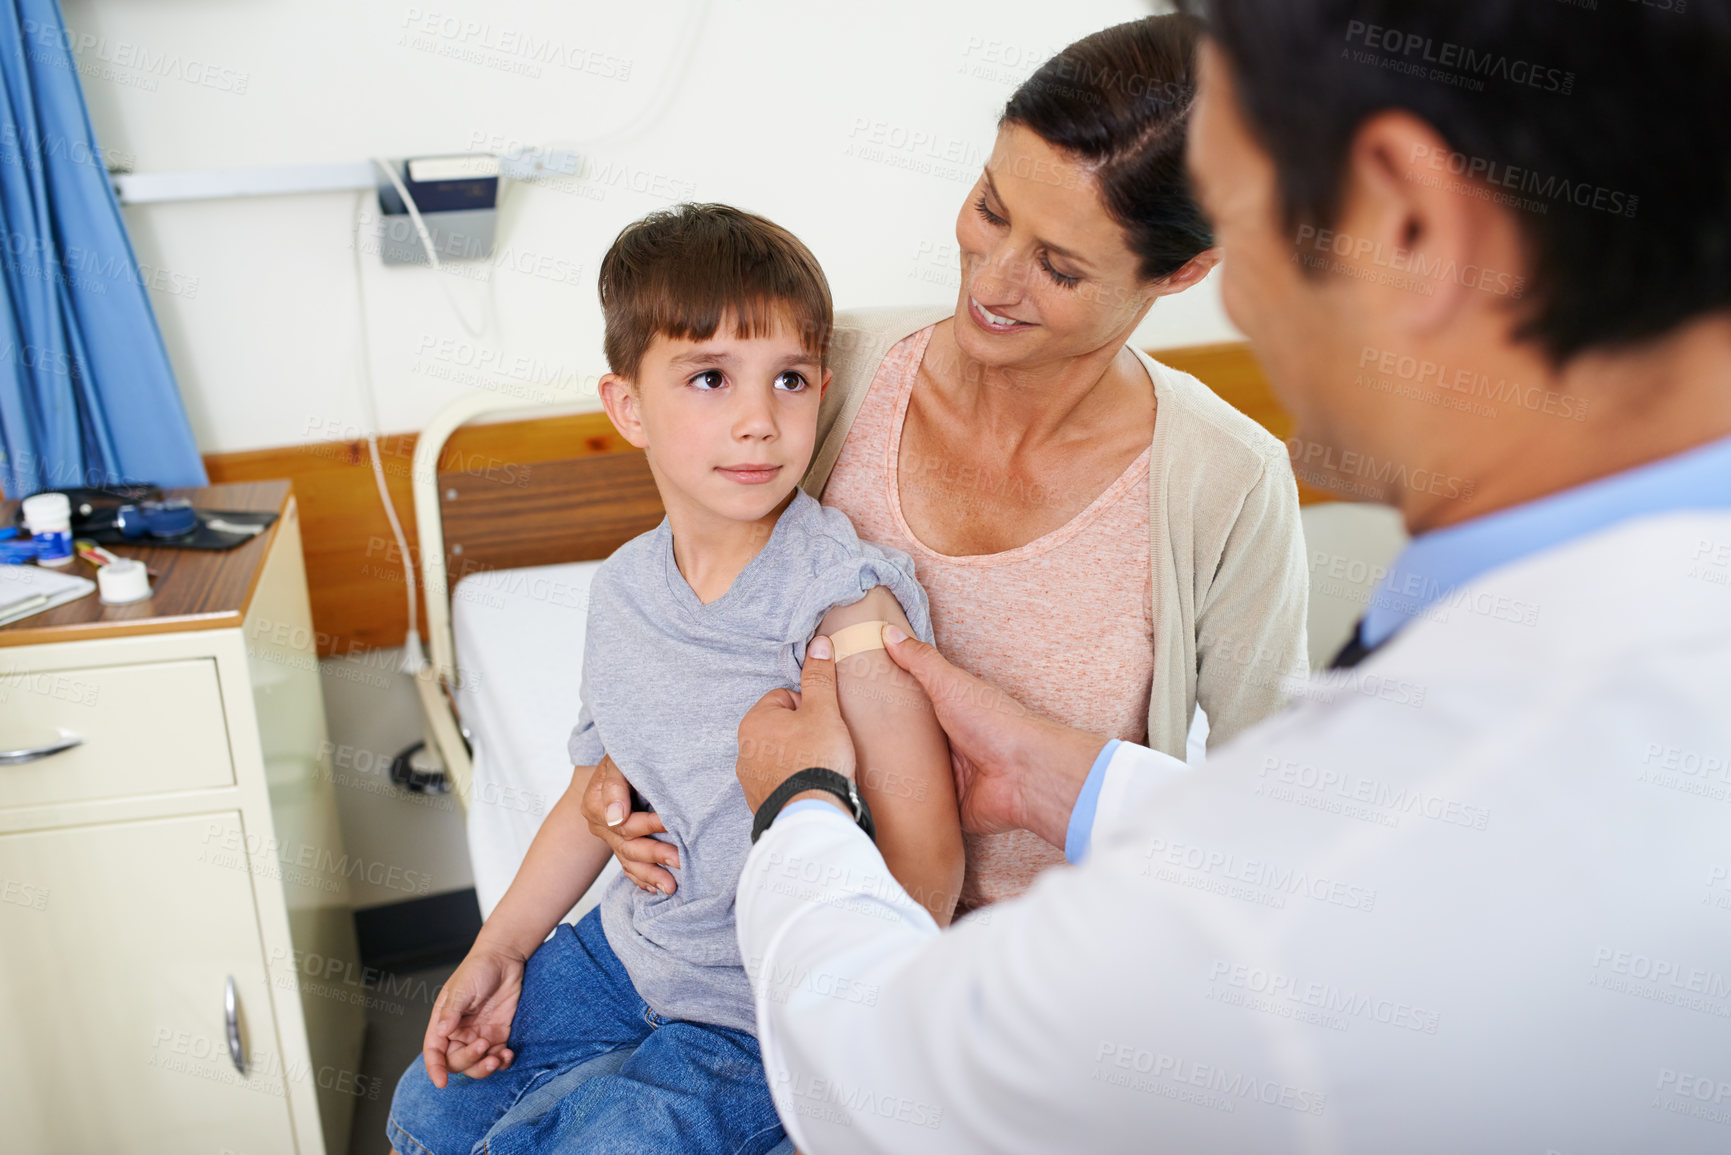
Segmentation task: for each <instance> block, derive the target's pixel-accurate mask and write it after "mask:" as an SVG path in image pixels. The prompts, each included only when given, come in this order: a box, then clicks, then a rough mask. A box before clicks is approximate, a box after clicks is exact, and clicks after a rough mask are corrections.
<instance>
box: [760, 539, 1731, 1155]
mask: <svg viewBox="0 0 1731 1155" xmlns="http://www.w3.org/2000/svg"><path fill="white" fill-rule="evenodd" d="M1296 691H1297V692H1296V695H1295V696H1296V697H1297V699H1298V702H1297V704H1296V705H1295V706H1294V708H1293V709H1291V710H1289V711H1288V712H1287V713H1285V714H1283V715H1281V716H1280V717H1278V718H1275V719H1272V720H1270V721H1269V722H1267V723H1264V724H1263V725H1261V726H1259V727H1256V728H1254V729H1252V730H1250V731H1248V732H1247V733H1245V734H1244V735H1242V736H1240V737H1239V738H1238V739H1237V740H1235V741H1234V742H1232V743H1230V744H1229V745H1228V746H1226V747H1225V748H1224V749H1221V750H1217V751H1214V752H1211V754H1210V756H1209V759H1208V763H1207V765H1206V767H1205V768H1202V769H1198V770H1196V771H1194V772H1191V771H1187V770H1184V769H1183V768H1182V765H1181V764H1179V763H1176V762H1174V761H1172V760H1170V759H1166V758H1164V757H1163V756H1161V755H1157V754H1154V753H1152V752H1150V751H1147V750H1144V749H1142V748H1141V747H1134V746H1124V747H1121V748H1120V750H1119V751H1118V754H1117V756H1116V757H1115V758H1114V760H1113V763H1112V766H1111V768H1110V770H1109V771H1108V773H1107V776H1106V781H1105V785H1104V788H1103V789H1102V792H1101V797H1100V804H1099V809H1098V812H1097V817H1096V822H1095V826H1094V830H1093V838H1092V850H1091V852H1090V854H1089V857H1088V859H1087V860H1086V861H1085V862H1084V864H1083V865H1081V866H1080V867H1077V868H1060V869H1057V870H1054V871H1050V872H1048V873H1047V874H1046V875H1045V876H1043V877H1042V879H1041V880H1040V881H1039V883H1038V884H1037V885H1036V886H1035V887H1034V889H1033V890H1032V891H1031V892H1030V893H1029V894H1028V895H1026V896H1024V897H1023V898H1022V899H1020V900H1017V901H1014V902H1009V903H1004V904H1000V905H998V906H994V907H990V908H987V909H985V910H983V911H980V912H978V913H977V914H975V915H973V916H970V917H968V918H965V919H963V920H962V921H961V922H960V923H958V924H957V926H956V927H954V928H953V929H951V930H950V931H948V932H946V933H944V934H941V935H940V934H939V933H938V932H937V930H936V927H935V926H934V925H933V924H932V922H931V920H930V919H929V918H928V917H927V916H926V915H925V913H924V912H923V911H922V910H921V909H920V908H919V907H918V906H917V905H916V904H914V903H912V902H911V900H909V899H907V897H906V896H905V895H904V894H902V893H901V891H900V888H899V887H897V886H896V885H895V883H894V881H893V880H892V879H890V878H889V876H888V874H887V872H886V871H885V870H884V866H883V862H882V859H881V858H880V857H879V856H878V854H877V852H876V850H875V848H874V847H873V846H872V845H871V843H870V842H869V841H868V840H867V839H866V838H865V837H864V835H863V834H861V833H860V832H859V831H858V830H857V829H856V828H855V827H853V826H852V825H851V824H850V823H849V822H848V821H847V819H846V818H845V817H844V816H843V815H842V814H841V813H840V812H839V811H833V812H832V811H830V810H829V809H828V808H825V809H824V810H822V811H817V810H813V811H808V812H801V813H796V814H790V815H788V816H787V817H786V818H785V819H783V820H782V821H779V822H777V823H776V824H775V826H774V827H772V828H771V830H770V831H769V832H768V833H767V834H766V835H765V836H764V837H763V839H762V840H761V841H760V842H759V844H758V845H757V847H755V848H754V851H753V853H752V856H751V858H750V859H749V861H748V862H747V865H746V869H745V872H744V875H743V877H742V879H741V882H740V891H739V906H738V927H739V938H740V943H741V947H742V949H743V953H744V957H745V959H746V961H747V968H748V970H750V971H751V973H752V976H753V982H754V987H755V989H756V991H757V996H758V1026H759V1036H760V1041H761V1043H762V1048H763V1057H764V1062H765V1067H766V1070H767V1072H768V1075H769V1081H770V1086H771V1089H772V1090H773V1092H774V1093H775V1097H776V1104H777V1107H778V1109H779V1110H780V1113H781V1116H782V1119H783V1121H784V1122H785V1123H786V1124H787V1126H788V1129H789V1131H790V1133H791V1134H792V1136H793V1137H794V1139H795V1141H796V1142H797V1143H798V1144H799V1145H800V1148H801V1150H802V1151H804V1152H806V1153H807V1155H827V1153H830V1152H923V1151H933V1152H936V1151H944V1152H963V1151H982V1152H984V1151H994V1152H997V1151H1001V1152H1069V1151H1090V1152H1093V1151H1139V1152H1140V1151H1149V1152H1153V1151H1184V1152H1195V1151H1222V1152H1251V1151H1256V1152H1286V1151H1294V1152H1297V1151H1304V1152H1334V1151H1355V1152H1403V1153H1404V1152H1424V1151H1437V1152H1444V1151H1446V1152H1469V1151H1470V1152H1481V1153H1482V1152H1496V1151H1511V1152H1512V1151H1524V1152H1532V1153H1533V1155H1544V1153H1546V1152H1561V1153H1566V1155H1579V1153H1581V1152H1610V1151H1625V1152H1627V1151H1645V1152H1659V1151H1663V1152H1726V1151H1731V517H1728V516H1725V515H1722V514H1675V515H1667V516H1663V517H1649V518H1642V519H1638V520H1634V521H1630V522H1626V523H1623V524H1622V525H1620V526H1616V527H1613V528H1611V529H1609V530H1606V531H1603V532H1600V533H1598V534H1595V535H1592V536H1591V537H1588V538H1584V539H1581V540H1579V541H1577V542H1574V543H1571V544H1569V545H1566V546H1564V547H1561V548H1557V549H1553V550H1549V551H1546V552H1544V553H1542V554H1539V555H1536V556H1533V557H1531V558H1528V559H1526V560H1523V561H1521V562H1518V563H1515V564H1512V565H1509V566H1505V567H1503V568H1500V569H1497V570H1493V571H1491V572H1489V573H1487V574H1485V575H1483V576H1482V577H1481V578H1480V579H1478V580H1476V581H1475V582H1473V583H1472V584H1471V585H1470V586H1468V587H1464V588H1462V589H1460V590H1457V591H1455V592H1454V593H1452V594H1450V595H1448V596H1447V597H1445V598H1444V599H1443V600H1442V601H1441V602H1439V603H1438V604H1437V605H1436V606H1435V607H1433V609H1432V611H1431V612H1430V613H1429V614H1427V615H1426V616H1424V617H1421V618H1418V619H1415V620H1414V621H1413V622H1411V623H1410V624H1409V625H1408V626H1407V627H1406V628H1405V629H1404V630H1403V631H1402V632H1401V633H1400V634H1399V635H1397V637H1396V638H1395V639H1394V640H1393V641H1391V642H1390V643H1389V644H1388V645H1386V646H1385V647H1384V648H1383V649H1382V650H1380V651H1378V652H1377V653H1376V654H1374V655H1373V656H1372V657H1370V658H1369V659H1368V660H1367V661H1366V662H1365V663H1364V664H1362V665H1361V666H1359V667H1357V668H1356V669H1353V670H1345V671H1337V672H1330V673H1325V674H1319V675H1316V676H1314V677H1313V678H1312V679H1311V680H1310V681H1309V682H1307V683H1305V684H1303V685H1301V686H1299V687H1296Z"/></svg>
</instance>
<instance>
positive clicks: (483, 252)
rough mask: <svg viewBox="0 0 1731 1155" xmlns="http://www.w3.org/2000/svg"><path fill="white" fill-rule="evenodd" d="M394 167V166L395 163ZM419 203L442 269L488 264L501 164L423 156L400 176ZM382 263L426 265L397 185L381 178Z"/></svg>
mask: <svg viewBox="0 0 1731 1155" xmlns="http://www.w3.org/2000/svg"><path fill="white" fill-rule="evenodd" d="M393 163H395V162H393ZM397 174H398V175H399V176H400V177H401V179H402V183H403V188H404V189H406V190H407V191H408V194H409V196H410V197H411V198H412V199H413V200H414V202H415V208H416V209H417V210H419V212H420V214H421V219H422V221H423V222H425V224H426V226H427V235H428V237H429V239H431V241H432V243H433V248H434V250H435V251H436V252H437V253H438V256H439V263H440V264H444V263H445V262H447V261H478V260H486V259H489V258H491V257H492V255H493V231H494V229H495V227H496V226H497V224H498V211H497V206H498V202H499V158H498V157H496V156H489V155H486V154H479V153H478V154H471V155H465V156H423V157H415V158H413V159H410V160H407V161H403V162H402V167H401V168H400V169H398V170H397ZM378 190H379V209H380V211H381V212H382V213H383V214H384V215H383V219H382V221H381V227H380V232H379V258H380V260H382V261H383V262H384V263H385V264H387V265H424V264H427V263H428V262H427V252H426V248H425V246H424V244H423V242H422V240H421V236H420V231H419V230H418V229H416V228H415V223H414V221H413V220H412V219H411V218H410V215H409V206H408V205H406V204H404V203H403V197H402V194H401V193H399V192H398V190H397V186H396V184H395V183H394V182H392V181H391V180H389V179H388V178H387V177H386V176H385V175H384V174H383V173H380V174H379V185H378Z"/></svg>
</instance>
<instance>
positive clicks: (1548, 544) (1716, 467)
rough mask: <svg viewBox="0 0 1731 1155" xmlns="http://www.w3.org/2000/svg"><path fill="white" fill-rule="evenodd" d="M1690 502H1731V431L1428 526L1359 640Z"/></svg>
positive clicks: (1087, 811)
mask: <svg viewBox="0 0 1731 1155" xmlns="http://www.w3.org/2000/svg"><path fill="white" fill-rule="evenodd" d="M1690 509H1731V437H1727V438H1722V439H1720V440H1718V441H1710V442H1708V443H1707V444H1705V445H1701V446H1698V447H1696V448H1694V449H1690V450H1687V451H1686V452H1683V453H1679V454H1676V455H1675V456H1672V457H1666V458H1662V459H1661V460H1659V461H1654V462H1651V463H1649V464H1647V465H1640V466H1636V467H1635V468H1634V469H1626V470H1624V471H1623V472H1621V473H1613V474H1611V475H1610V476H1609V477H1601V478H1598V479H1597V480H1594V481H1589V482H1587V483H1586V484H1585V485H1577V486H1575V487H1574V488H1572V489H1565V490H1563V491H1562V492H1561V493H1553V494H1551V495H1550V496H1548V497H1541V498H1538V499H1537V500H1534V501H1529V502H1526V503H1524V504H1522V505H1516V506H1511V507H1510V508H1508V509H1500V510H1497V511H1496V512H1495V513H1487V514H1485V515H1484V516H1483V517H1475V518H1473V519H1472V520H1471V521H1463V522H1461V523H1460V524H1459V525H1451V526H1448V527H1447V528H1444V529H1435V530H1432V531H1431V532H1429V533H1426V534H1420V535H1419V536H1418V537H1416V538H1414V539H1413V540H1412V541H1411V542H1409V543H1408V544H1407V547H1406V549H1405V550H1403V551H1402V552H1401V555H1400V557H1398V558H1396V559H1395V563H1394V565H1393V566H1392V567H1391V568H1390V569H1389V571H1388V574H1387V575H1386V576H1385V577H1384V578H1383V579H1382V581H1381V582H1380V583H1379V584H1378V585H1377V587H1376V590H1375V591H1374V592H1373V593H1372V594H1371V596H1370V604H1369V606H1368V607H1367V608H1366V610H1365V613H1364V620H1363V622H1362V623H1361V624H1360V626H1359V640H1360V641H1361V642H1362V643H1363V644H1364V645H1366V646H1372V647H1374V646H1379V645H1381V644H1382V643H1383V642H1386V641H1387V640H1388V639H1389V638H1390V637H1392V636H1394V633H1395V631H1397V630H1399V629H1400V628H1401V627H1402V626H1404V625H1406V623H1407V622H1408V621H1410V620H1412V619H1413V618H1415V617H1418V616H1419V615H1421V614H1423V613H1424V612H1425V611H1426V610H1427V609H1429V608H1430V607H1431V606H1433V605H1435V604H1436V603H1437V602H1438V601H1440V600H1443V599H1444V598H1446V597H1448V596H1449V595H1450V594H1451V593H1453V592H1454V591H1455V590H1456V589H1458V588H1459V587H1461V586H1463V585H1466V584H1467V583H1468V582H1470V581H1472V580H1473V579H1474V578H1477V577H1479V576H1480V575H1481V574H1484V573H1487V572H1489V571H1490V570H1493V569H1495V568H1497V567H1498V566H1502V565H1507V564H1509V563H1510V562H1514V561H1519V560H1520V559H1522V558H1524V557H1528V556H1530V555H1532V554H1536V553H1539V552H1541V551H1543V550H1547V549H1551V548H1554V547H1556V546H1559V545H1562V544H1564V543H1566V542H1569V541H1573V540H1574V539H1575V538H1578V537H1585V536H1586V535H1587V534H1590V533H1594V532H1596V531H1598V530H1601V529H1607V528H1609V527H1610V526H1613V525H1615V524H1617V523H1618V522H1621V521H1626V520H1628V519H1629V518H1633V517H1642V516H1646V515H1650V514H1659V513H1672V512H1678V511H1682V510H1690ZM1117 746H1118V743H1117V742H1116V741H1112V742H1108V743H1106V746H1105V748H1104V749H1103V750H1101V751H1100V755H1099V757H1098V758H1096V759H1095V760H1094V766H1093V769H1091V770H1090V771H1089V772H1088V779H1087V781H1086V782H1084V783H1083V784H1082V792H1081V794H1080V795H1078V796H1077V798H1076V807H1075V809H1074V810H1073V811H1071V813H1070V828H1069V830H1068V832H1067V833H1066V837H1065V842H1064V857H1065V858H1067V859H1068V860H1069V861H1071V862H1080V861H1081V860H1082V858H1083V856H1085V855H1086V854H1087V853H1088V841H1089V835H1090V833H1091V832H1092V831H1093V829H1094V810H1095V808H1096V806H1098V804H1099V800H1100V783H1101V781H1102V780H1103V779H1104V778H1105V776H1106V766H1107V764H1108V763H1109V762H1111V761H1112V751H1113V750H1115V749H1116V748H1117Z"/></svg>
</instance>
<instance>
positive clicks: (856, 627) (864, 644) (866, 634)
mask: <svg viewBox="0 0 1731 1155" xmlns="http://www.w3.org/2000/svg"><path fill="white" fill-rule="evenodd" d="M887 625H889V623H888V622H886V621H884V620H883V619H882V618H877V619H874V620H872V621H869V622H855V623H854V624H853V625H851V626H847V627H844V628H842V629H839V630H837V631H836V632H835V633H833V634H831V635H830V636H829V640H830V642H831V643H832V644H833V645H834V646H835V660H836V661H838V662H839V661H841V660H842V659H843V658H847V657H852V656H853V655H854V654H863V653H864V652H865V651H867V650H881V649H883V648H884V627H885V626H887Z"/></svg>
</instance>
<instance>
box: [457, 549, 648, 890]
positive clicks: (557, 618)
mask: <svg viewBox="0 0 1731 1155" xmlns="http://www.w3.org/2000/svg"><path fill="white" fill-rule="evenodd" d="M600 565H601V563H600V562H598V561H585V562H572V563H569V564H566V565H550V566H534V567H532V568H527V569H513V570H497V571H493V572H488V573H479V574H471V575H470V576H469V577H466V578H464V579H463V580H462V581H460V582H458V583H457V588H456V591H455V594H454V596H453V597H452V599H451V628H452V633H453V635H454V637H455V641H456V649H457V670H458V673H459V675H460V679H459V686H458V689H457V707H458V710H459V711H460V712H461V714H462V722H463V725H464V726H465V727H466V728H467V729H468V731H469V740H470V742H471V743H472V744H473V746H474V750H475V756H474V765H475V775H474V782H473V786H472V789H471V793H470V799H469V815H468V834H469V860H470V864H471V865H472V867H473V868H474V873H475V895H476V897H477V898H478V899H479V900H480V904H481V916H482V917H483V918H485V917H486V916H487V915H488V914H491V913H492V910H493V907H494V906H496V905H497V904H498V902H499V899H500V898H502V897H503V896H504V894H505V888H506V887H508V886H510V884H511V879H512V878H513V877H514V876H515V875H516V873H517V867H518V866H519V865H520V864H521V863H522V861H523V856H524V855H525V854H527V853H528V851H529V843H530V842H532V841H533V840H534V838H535V832H536V831H537V830H538V829H540V826H541V820H542V819H543V818H545V817H546V816H547V812H548V811H549V810H551V809H552V807H553V804H554V803H555V802H557V801H558V800H559V797H560V796H561V795H562V794H564V792H565V789H566V787H568V786H569V785H570V784H571V760H570V758H569V757H567V755H566V753H565V743H566V739H568V738H569V737H570V736H571V727H572V726H574V725H576V723H577V708H578V698H577V687H578V683H579V682H580V680H581V678H582V672H583V626H584V622H585V619H586V617H587V614H588V607H589V582H590V580H591V579H592V578H593V577H594V575H595V571H596V569H597V568H599V567H600ZM618 871H619V864H618V863H617V862H614V861H612V860H609V862H608V864H607V869H606V870H604V871H603V872H602V874H601V877H600V878H599V879H598V880H597V881H596V884H595V886H593V887H591V888H590V890H589V893H588V894H587V895H585V896H584V898H583V900H582V901H581V902H579V903H578V904H577V906H576V907H575V908H574V909H573V911H572V915H574V916H575V915H581V914H582V913H583V912H584V911H586V910H588V909H589V907H591V906H593V905H594V904H595V902H596V901H598V899H599V896H600V892H601V888H602V887H603V886H604V885H605V884H606V883H607V882H608V880H610V879H611V878H612V877H613V875H614V874H616V873H618ZM568 917H570V916H568Z"/></svg>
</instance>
